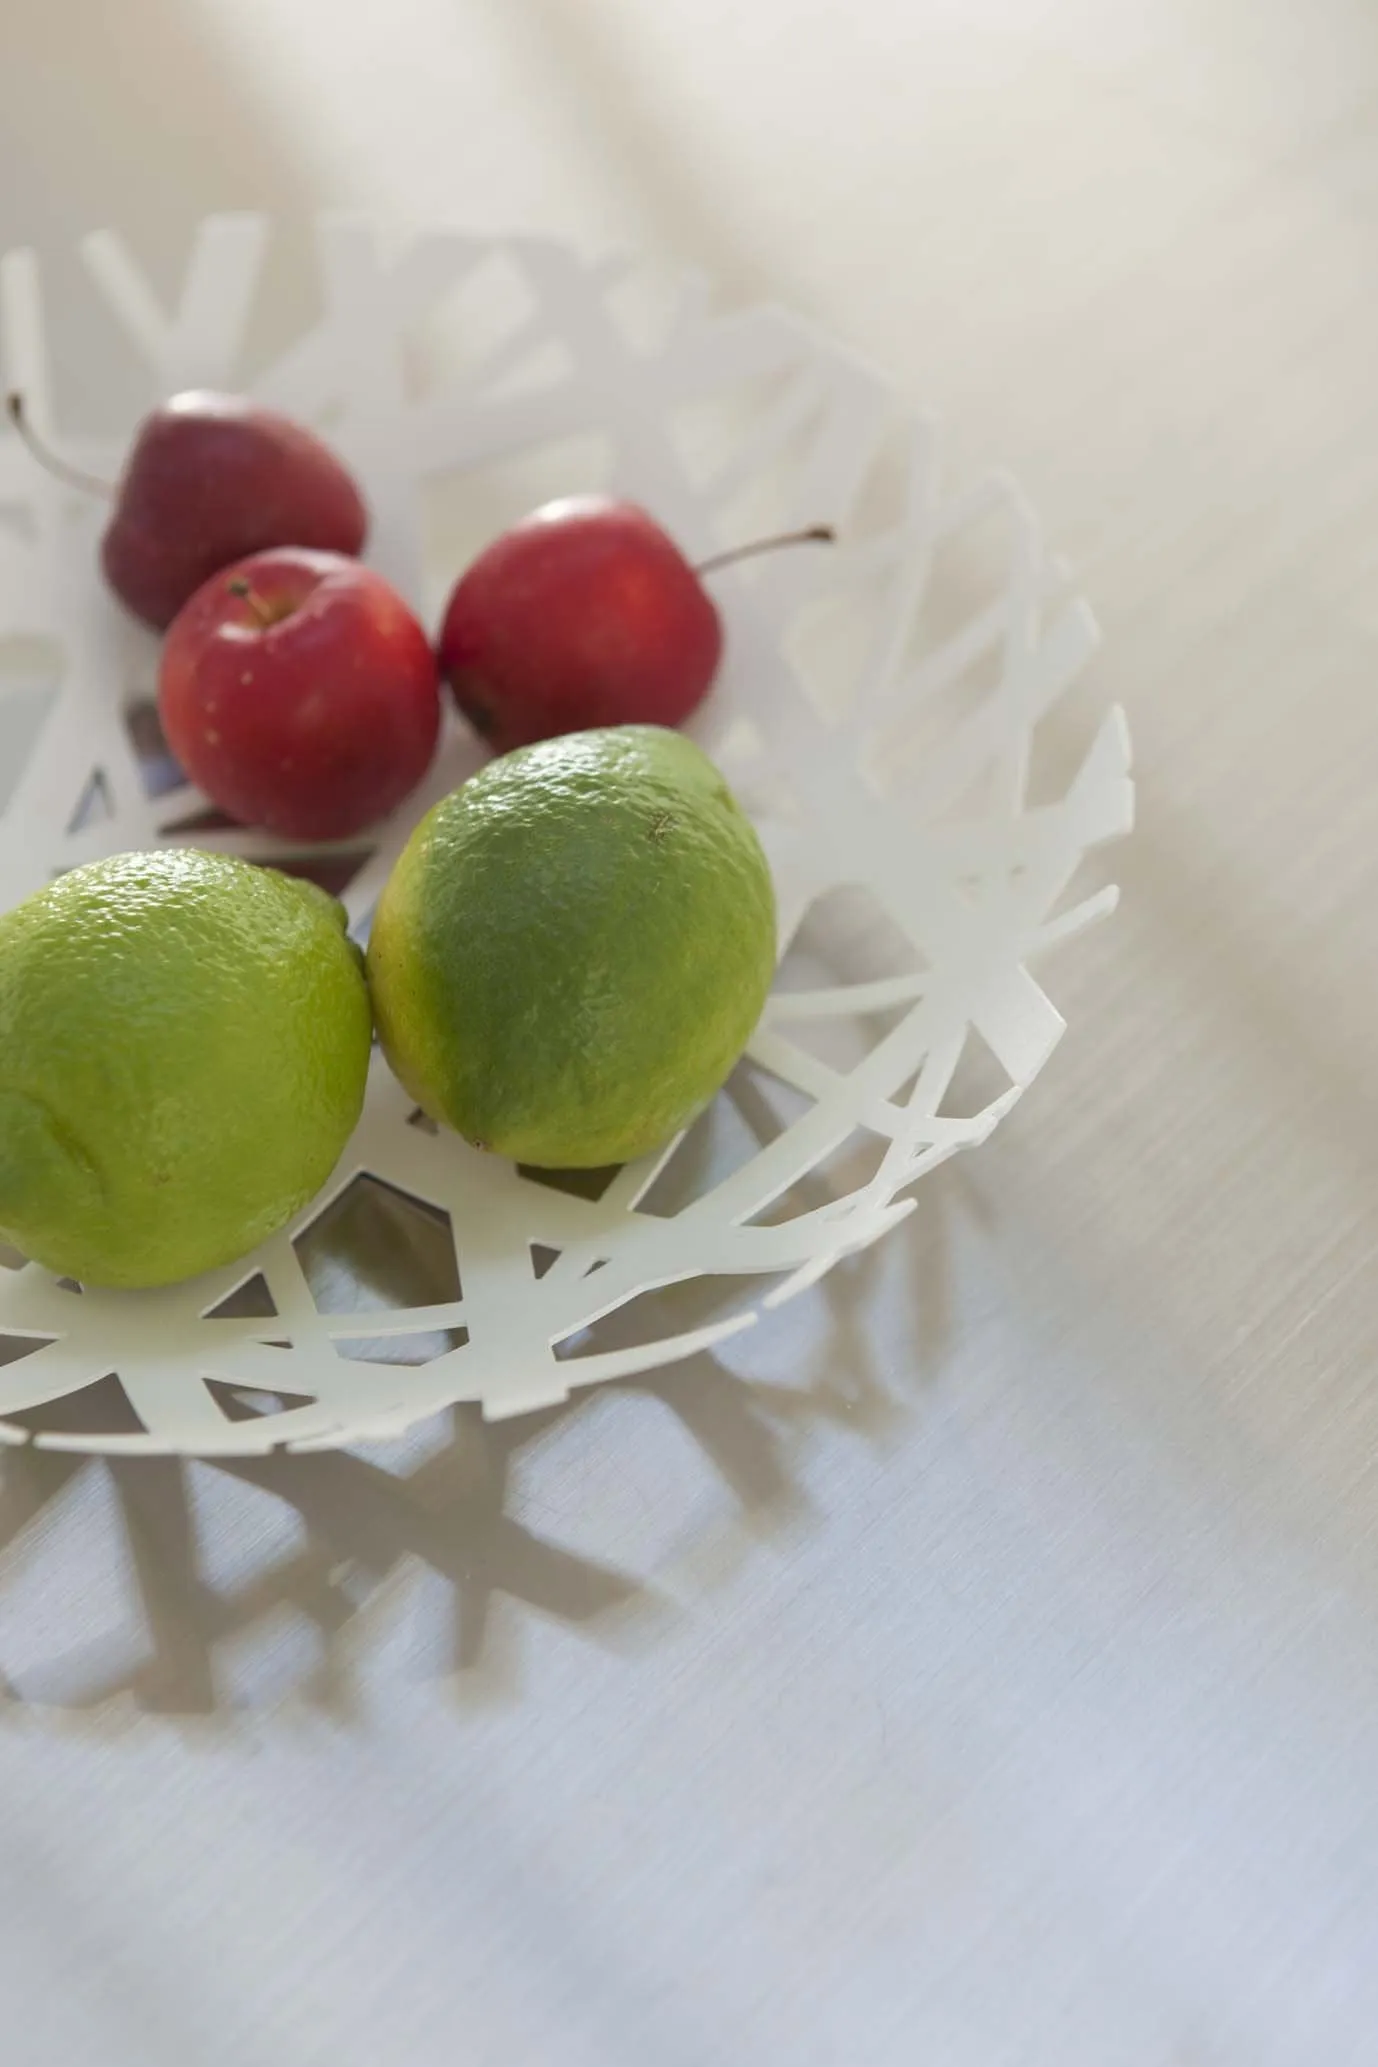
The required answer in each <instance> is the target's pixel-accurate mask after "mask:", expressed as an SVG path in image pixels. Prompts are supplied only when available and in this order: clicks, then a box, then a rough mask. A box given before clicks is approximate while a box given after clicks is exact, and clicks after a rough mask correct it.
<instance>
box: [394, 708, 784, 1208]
mask: <svg viewBox="0 0 1378 2067" xmlns="http://www.w3.org/2000/svg"><path fill="white" fill-rule="evenodd" d="M774 965H775V899H774V892H773V889H772V886H771V879H770V870H769V868H768V866H767V864H766V858H765V855H764V854H763V853H762V851H761V844H760V842H759V840H758V839H757V837H756V834H755V831H754V830H753V828H752V826H751V824H750V821H749V820H748V819H747V817H746V815H745V813H744V812H743V811H742V809H741V807H740V806H739V805H738V803H737V802H736V799H735V798H734V797H733V795H732V792H731V791H730V790H729V788H728V786H727V784H726V782H725V781H724V780H723V778H722V776H721V775H720V774H719V773H718V770H717V769H716V768H715V767H714V766H713V764H712V762H711V761H710V760H708V759H707V757H706V756H705V755H704V754H703V753H702V752H701V751H700V750H699V748H698V747H696V746H695V745H694V744H693V743H692V742H691V741H690V740H688V739H685V738H683V737H682V736H681V735H680V734H679V733H677V732H668V731H664V730H662V729H661V728H660V727H658V726H654V725H622V726H616V727H613V728H612V729H610V730H607V731H599V732H575V733H567V734H565V735H564V736H563V737H561V738H557V739H549V740H544V741H542V742H541V743H540V744H539V745H537V746H530V747H521V748H519V749H518V750H517V751H516V752H515V753H510V754H505V755H504V756H503V757H502V758H501V759H500V760H496V761H490V762H489V763H488V765H487V767H485V768H483V769H481V770H480V772H479V773H478V774H477V775H476V776H474V777H473V779H472V780H471V781H469V782H467V783H466V784H465V785H464V786H463V788H462V789H458V790H456V791H455V793H454V794H453V796H450V797H447V798H446V799H445V800H444V802H443V803H440V804H438V805H437V806H436V807H435V809H434V810H433V811H431V812H430V813H429V814H428V816H427V817H425V818H424V819H423V820H422V821H421V823H420V825H419V826H418V827H417V829H416V831H415V832H414V834H413V835H412V838H411V840H410V842H409V844H408V846H407V847H406V849H405V851H404V853H403V854H402V857H401V859H400V860H399V862H398V864H397V867H396V869H395V870H394V872H393V874H392V876H391V878H390V880H389V882H388V885H387V888H386V889H385V891H384V893H383V897H382V901H381V903H380V905H379V907H378V912H377V916H376V917H375V920H374V924H373V937H372V940H371V942H370V945H369V954H368V973H369V982H370V986H371V989H372V992H373V1005H374V1012H375V1015H376V1017H377V1021H378V1031H379V1035H380V1037H381V1039H382V1042H383V1047H384V1049H385V1051H386V1053H387V1056H388V1059H389V1061H390V1062H391V1064H392V1066H393V1068H394V1070H395V1071H396V1072H397V1075H398V1076H399V1077H400V1078H401V1081H402V1083H403V1085H404V1086H405V1087H406V1089H407V1090H408V1091H409V1092H410V1093H411V1095H412V1097H413V1098H415V1100H416V1101H417V1103H418V1105H420V1106H421V1107H423V1108H424V1110H425V1111H426V1112H428V1113H429V1114H430V1115H431V1117H432V1118H433V1119H436V1120H441V1121H444V1122H446V1123H448V1125H450V1126H452V1127H454V1128H456V1129H457V1130H458V1131H459V1132H460V1133H461V1134H463V1135H465V1136H466V1137H467V1138H468V1139H469V1140H470V1141H472V1142H474V1143H476V1144H477V1145H478V1146H480V1147H484V1148H490V1149H493V1150H495V1151H496V1152H497V1153H499V1154H501V1155H505V1156H512V1157H514V1158H516V1159H517V1160H518V1161H519V1162H523V1163H533V1164H536V1165H539V1166H543V1167H545V1168H548V1169H581V1168H582V1169H589V1168H597V1167H599V1166H601V1165H603V1164H607V1163H618V1162H626V1161H629V1160H631V1158H633V1157H635V1156H638V1155H642V1154H645V1153H646V1152H647V1151H649V1150H650V1149H653V1148H656V1147H658V1146H659V1145H660V1144H661V1143H662V1142H664V1141H666V1140H668V1139H669V1137H670V1136H671V1135H672V1134H674V1133H675V1132H676V1131H677V1130H678V1129H679V1128H680V1127H682V1126H684V1125H685V1124H686V1122H687V1121H689V1120H690V1119H691V1118H692V1117H693V1116H694V1114H695V1113H696V1112H697V1111H698V1110H699V1109H700V1108H701V1107H702V1106H704V1105H705V1104H706V1103H707V1102H708V1100H709V1099H710V1098H711V1097H712V1095H713V1093H714V1092H715V1091H716V1090H717V1089H718V1087H719V1085H720V1084H721V1083H722V1082H723V1081H724V1079H725V1078H726V1077H727V1075H728V1074H729V1072H730V1071H731V1069H732V1066H733V1064H734V1063H735V1062H736V1060H737V1058H738V1056H739V1055H740V1054H741V1052H742V1049H743V1048H744V1047H745V1045H746V1042H747V1040H748V1039H749V1037H750V1035H751V1032H752V1029H753V1028H754V1027H755V1025H756V1022H757V1020H758V1018H759V1017H760V1013H761V1007H762V1005H763V1004H764V1003H765V998H766V993H767V991H768V990H769V988H770V981H771V975H772V972H773V969H774Z"/></svg>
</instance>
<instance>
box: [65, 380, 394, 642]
mask: <svg viewBox="0 0 1378 2067" xmlns="http://www.w3.org/2000/svg"><path fill="white" fill-rule="evenodd" d="M367 531H368V513H367V511H366V510H365V508H364V503H363V498H362V497H361V495H360V494H359V490H358V489H357V487H356V486H355V484H354V481H353V480H352V478H351V476H350V475H349V474H348V473H347V472H346V470H345V468H344V467H343V466H342V465H341V464H340V461H339V460H338V459H337V458H336V457H335V455H334V453H333V452H331V451H330V449H329V447H328V446H326V445H324V444H322V442H321V440H320V439H319V438H318V437H317V436H316V435H315V433H314V432H313V431H309V430H307V429H306V428H305V427H304V426H303V425H301V424H298V423H293V422H292V420H291V419H290V417H286V416H279V415H278V414H277V412H276V411H275V410H272V409H260V408H259V407H258V406H257V405H256V404H255V403H253V402H250V401H248V400H247V399H246V398H245V397H244V396H242V395H216V394H207V393H201V392H191V393H188V394H184V395H174V396H173V398H172V400H171V401H170V402H165V403H164V404H163V405H162V407H161V408H160V409H155V410H154V411H153V413H152V415H151V416H148V417H146V418H145V419H144V421H143V423H142V425H141V426H140V428H139V433H138V436H137V437H136V438H135V440H134V444H133V447H132V449H131V451H130V454H129V458H128V460H127V461H126V463H125V469H124V474H123V476H122V478H121V480H120V484H119V487H118V489H117V491H116V504H115V513H114V516H113V517H112V518H111V521H110V525H109V528H108V530H107V531H106V534H105V539H104V542H103V544H102V547H101V563H102V565H103V566H104V569H105V575H106V579H107V581H108V582H109V583H110V586H111V588H112V589H114V591H115V593H116V595H117V596H118V597H119V598H120V600H121V601H122V602H123V603H125V604H126V605H127V606H128V608H129V609H130V610H132V611H133V612H134V614H135V616H136V617H142V618H144V619H145V620H146V621H147V622H148V623H149V624H151V625H155V626H157V627H158V628H159V629H161V628H162V627H163V626H164V625H167V624H170V623H171V622H172V619H173V618H174V617H175V616H176V615H177V612H178V611H179V610H180V609H181V607H182V605H183V604H184V603H185V602H187V600H188V599H189V598H190V597H191V596H192V595H193V594H194V593H195V592H196V590H197V589H198V588H200V586H201V584H202V582H203V581H206V580H208V579H209V577H210V576H211V575H212V574H215V573H217V572H218V571H219V570H220V569H221V568H222V567H228V566H229V565H230V563H231V562H232V561H234V560H242V559H243V558H244V557H245V556H246V555H247V554H249V553H257V552H261V551H263V550H264V549H265V548H267V547H270V546H280V545H299V546H310V547H313V548H315V549H317V550H319V551H322V552H334V553H351V554H352V553H357V552H359V551H360V550H361V548H362V546H363V543H364V538H365V536H366V534H367Z"/></svg>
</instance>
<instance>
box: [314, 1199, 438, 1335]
mask: <svg viewBox="0 0 1378 2067" xmlns="http://www.w3.org/2000/svg"><path fill="white" fill-rule="evenodd" d="M295 1247H296V1251H297V1256H298V1259H299V1261H300V1263H301V1267H302V1272H303V1275H304V1276H305V1278H306V1282H307V1284H308V1285H309V1286H310V1288H311V1296H312V1298H313V1299H314V1300H315V1302H316V1306H317V1308H318V1310H319V1311H320V1312H321V1313H357V1312H359V1311H361V1310H367V1309H369V1308H373V1309H374V1310H392V1309H395V1308H397V1307H401V1306H439V1305H443V1304H445V1303H447V1302H449V1301H451V1300H458V1299H460V1298H462V1296H463V1292H462V1288H461V1285H460V1277H459V1264H458V1261H457V1259H456V1256H455V1245H454V1232H453V1229H452V1227H451V1224H450V1216H449V1214H448V1213H446V1212H444V1211H443V1210H442V1208H440V1207H439V1206H433V1205H431V1204H430V1203H429V1202H428V1201H427V1200H425V1199H418V1198H414V1197H413V1196H412V1194H411V1193H410V1192H405V1191H400V1190H399V1189H398V1188H397V1187H396V1186H395V1185H391V1184H385V1183H383V1181H382V1180H381V1179H380V1178H377V1177H372V1176H369V1175H368V1174H367V1173H363V1174H361V1175H360V1176H358V1177H356V1178H354V1180H353V1181H352V1183H350V1184H348V1185H346V1187H345V1189H344V1190H343V1191H342V1192H341V1193H340V1195H339V1197H338V1198H337V1199H334V1200H332V1202H331V1203H330V1205H328V1206H327V1207H326V1209H325V1211H324V1212H323V1213H322V1214H321V1215H320V1216H319V1218H317V1219H316V1220H313V1221H312V1223H311V1225H310V1226H309V1227H308V1228H306V1229H305V1230H304V1231H303V1232H302V1233H301V1234H299V1235H298V1236H297V1238H296V1243H295Z"/></svg>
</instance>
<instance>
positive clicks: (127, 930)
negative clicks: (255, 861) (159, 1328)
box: [0, 849, 372, 1286]
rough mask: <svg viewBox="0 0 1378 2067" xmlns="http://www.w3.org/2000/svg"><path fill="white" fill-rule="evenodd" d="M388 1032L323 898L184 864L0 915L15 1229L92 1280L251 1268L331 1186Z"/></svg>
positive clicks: (174, 857) (145, 1280) (4, 1186)
mask: <svg viewBox="0 0 1378 2067" xmlns="http://www.w3.org/2000/svg"><path fill="white" fill-rule="evenodd" d="M371 1035H372V1020H371V1014H370V1009H369V1003H368V992H367V987H366V985H365V983H364V978H363V971H362V967H361V963H360V957H359V952H358V949H357V948H355V947H354V946H353V945H352V943H351V942H350V941H349V940H348V939H347V938H346V935H345V916H344V912H343V910H342V909H341V907H340V906H339V905H338V904H337V903H336V902H335V900H334V898H332V897H327V896H326V895H325V893H324V891H321V890H317V889H316V888H315V887H314V885H312V884H310V883H302V882H296V881H294V880H293V879H292V878H290V877H288V876H284V875H279V874H278V873H277V872H276V871H274V870H272V869H263V868H255V867H253V866H251V865H250V864H249V863H248V862H244V861H236V860H232V859H230V858H228V857H226V856H224V855H216V854H200V853H195V852H190V851H187V850H176V849H169V850H166V851H163V852H159V853H153V854H122V855H118V856H117V857H116V858H115V859H114V860H110V861H98V862H94V863H92V864H91V866H90V867H88V868H79V869H74V870H73V871H72V873H71V874H70V875H65V876H63V877H61V878H60V879H59V880H58V881H57V882H55V883H52V884H51V885H49V887H48V888H47V889H45V890H40V891H39V892H38V893H37V894H36V895H35V896H33V897H30V898H28V899H27V900H26V902H25V903H23V904H21V905H19V906H17V907H16V908H15V909H14V910H13V911H11V912H8V913H6V914H5V916H4V917H3V918H0V1233H2V1234H3V1236H4V1239H6V1240H7V1241H9V1242H12V1243H13V1244H14V1246H15V1247H16V1248H18V1249H20V1250H22V1251H23V1253H24V1254H25V1255H28V1256H31V1257H33V1258H35V1259H36V1260H37V1261H38V1262H40V1263H43V1264H45V1265H46V1266H47V1267H48V1268H49V1269H50V1270H54V1271H58V1272H60V1273H62V1274H64V1275H67V1276H70V1277H74V1278H77V1279H79V1280H80V1281H81V1282H82V1283H84V1284H91V1285H113V1286H150V1285H163V1284H170V1283H172V1282H174V1281H176V1280H177V1279H180V1278H187V1277H193V1276H195V1275H197V1274H198V1273H200V1272H201V1271H204V1270H210V1269H212V1268H214V1267H215V1266H216V1265H219V1264H223V1263H229V1262H232V1261H234V1259H235V1258H237V1257H239V1256H242V1255H243V1254H244V1253H245V1252H246V1251H247V1250H249V1249H251V1248H253V1247H254V1246H255V1244H256V1243H258V1242H260V1241H263V1240H264V1239H266V1237H267V1236H268V1235H270V1234H273V1233H275V1232H276V1231H277V1230H278V1229H279V1228H280V1227H282V1226H283V1225H284V1224H285V1223H286V1222H287V1221H288V1220H290V1219H291V1217H292V1215H293V1214H294V1213H296V1212H297V1211H298V1210H299V1209H300V1208H301V1207H302V1206H303V1205H305V1204H306V1202H307V1200H308V1199H310V1198H311V1197H312V1195H313V1194H314V1193H315V1192H316V1191H318V1190H319V1189H320V1187H321V1185H322V1184H323V1183H324V1182H325V1180H326V1178H327V1177H328V1176H329V1174H330V1171H331V1170H332V1168H333V1167H334V1165H335V1163H336V1162H337V1161H338V1159H339V1156H340V1153H341V1151H342V1150H343V1148H344V1145H345V1143H346V1141H347V1140H348V1138H349V1134H350V1131H351V1129H352V1128H353V1126H354V1124H355V1122H356V1120H357V1119H358V1117H359V1111H360V1108H361V1106H362V1104H363V1096H364V1084H365V1079H366V1077H367V1073H368V1057H369V1046H370V1041H371Z"/></svg>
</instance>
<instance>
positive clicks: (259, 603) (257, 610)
mask: <svg viewBox="0 0 1378 2067" xmlns="http://www.w3.org/2000/svg"><path fill="white" fill-rule="evenodd" d="M227 586H228V588H229V592H230V594H231V595H232V596H242V597H243V599H244V601H245V602H246V603H247V604H248V606H249V608H250V610H251V611H252V612H253V614H254V616H255V617H256V618H257V619H258V621H259V624H260V625H261V626H262V628H263V630H264V631H265V632H270V631H271V630H272V628H273V626H274V625H275V624H280V623H281V622H282V618H281V615H280V614H279V612H277V611H275V610H274V609H273V608H272V607H271V605H270V604H268V603H265V602H264V600H263V598H262V596H256V595H255V594H254V592H253V590H252V589H251V588H250V586H249V584H248V582H247V581H245V580H244V579H243V578H242V576H241V577H239V578H237V579H236V580H234V581H232V582H229V583H228V584H227Z"/></svg>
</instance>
